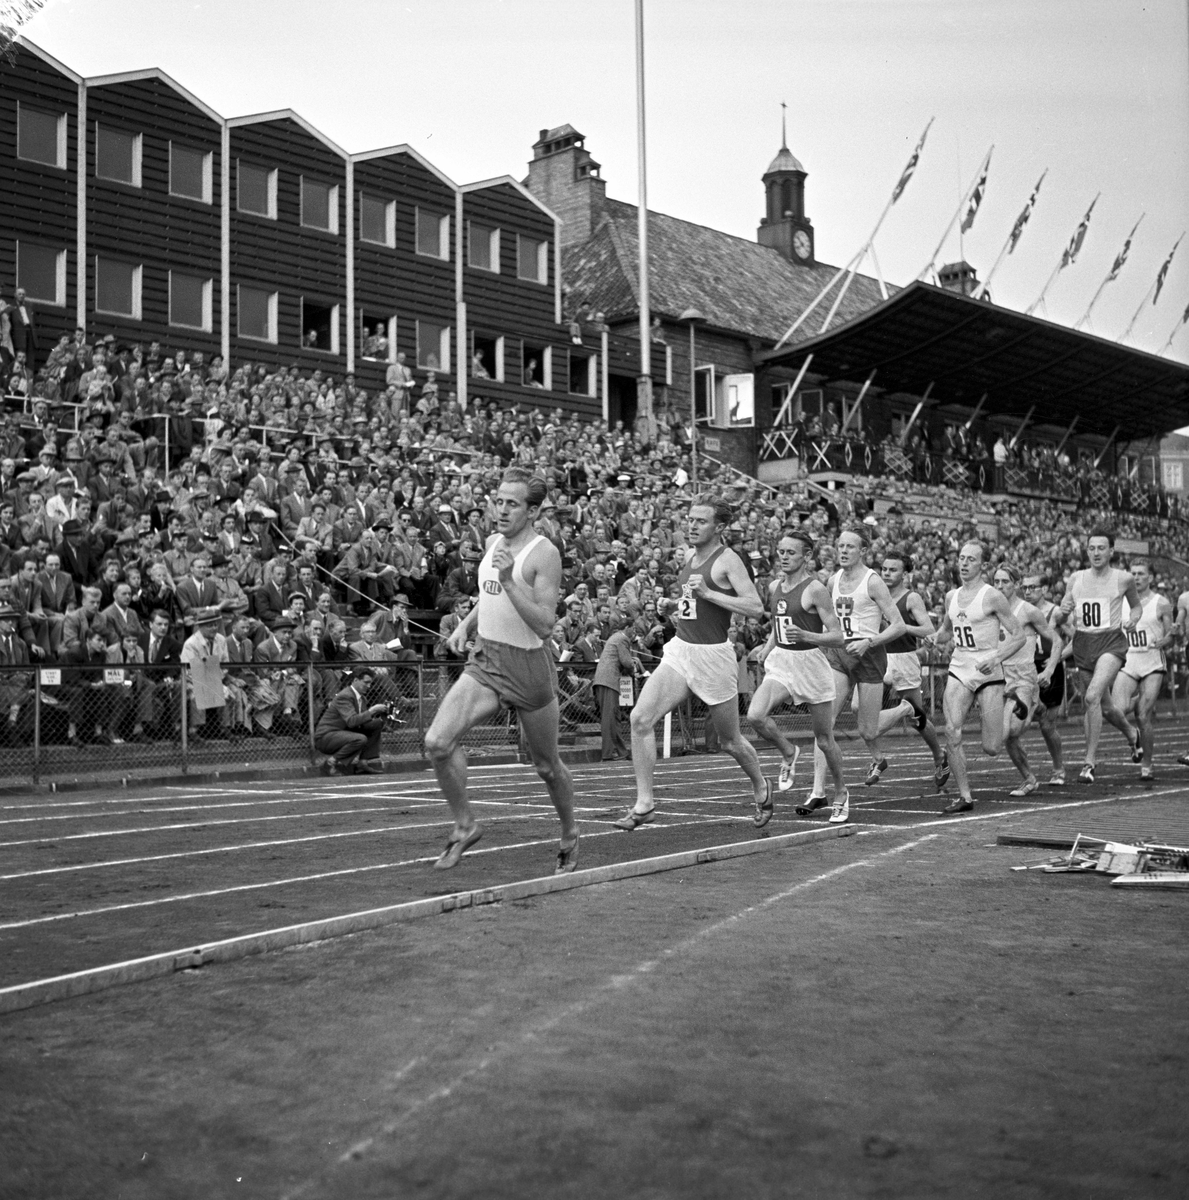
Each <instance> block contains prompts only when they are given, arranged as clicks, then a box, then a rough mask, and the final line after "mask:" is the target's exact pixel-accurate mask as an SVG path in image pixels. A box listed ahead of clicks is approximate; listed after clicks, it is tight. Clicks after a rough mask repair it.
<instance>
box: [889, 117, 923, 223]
mask: <svg viewBox="0 0 1189 1200" xmlns="http://www.w3.org/2000/svg"><path fill="white" fill-rule="evenodd" d="M932 124H933V118H932V117H930V118H929V125H926V126H925V132H924V133H922V134H921V140H920V141H919V142H917V146H916V149H915V150H914V151H913V152H912V157H911V158H910V159H909V160H908V166H906V167H905V168H904V172H903V174H902V175H901V176H900V182H899V183H898V184H896V187H895V189H894V190H893V192H892V203H893V204H895V203H896V201H897V200H899V199H900V197H901V195H902V194H903V193H904V189H905V188H906V187H908V181H909V180H910V179H911V178H912V174H913V172H914V171H915V170H916V169H917V163H918V162H920V161H921V151H922V150H923V149H924V148H925V138H927V137H928V136H929V126H930V125H932Z"/></svg>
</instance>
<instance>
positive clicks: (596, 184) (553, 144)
mask: <svg viewBox="0 0 1189 1200" xmlns="http://www.w3.org/2000/svg"><path fill="white" fill-rule="evenodd" d="M584 141H585V138H584V137H583V135H582V134H580V133H579V132H578V131H577V130H576V129H575V128H574V127H573V125H560V126H558V127H557V128H556V129H542V130H541V136H540V137H539V138H538V139H537V141H536V143H535V144H534V145H533V158H532V161H531V162H530V163H529V164H528V179H526V180H525V185H526V186H527V187H528V190H529V191H530V192H532V194H533V195H534V196H536V197H537V199H538V200H540V201H541V203H542V204H546V205H548V206H549V207H550V208H551V209H552V210H553V211H554V212H555V213H557V215H558V216H559V217H560V218H561V222H562V226H561V244H562V245H563V246H572V245H573V244H574V243H575V242H584V241H586V240H587V238H589V237H590V235H591V234H592V233H593V232H594V230H595V226H596V225H597V224H598V220H599V214H600V213H601V212H602V209H603V203H604V201H605V200H606V199H607V185H606V184H605V183H604V182H603V180H602V179H600V178H599V164H598V163H597V162H595V160H594V159H593V158H591V156H590V153H589V152H588V151H587V149H586V147H585V146H584V145H583V143H584Z"/></svg>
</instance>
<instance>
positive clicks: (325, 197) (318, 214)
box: [301, 175, 339, 233]
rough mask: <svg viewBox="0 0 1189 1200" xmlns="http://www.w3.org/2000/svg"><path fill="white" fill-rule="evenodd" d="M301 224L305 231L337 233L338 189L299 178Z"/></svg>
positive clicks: (313, 180)
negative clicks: (315, 230) (321, 230)
mask: <svg viewBox="0 0 1189 1200" xmlns="http://www.w3.org/2000/svg"><path fill="white" fill-rule="evenodd" d="M301 223H302V224H303V225H304V226H305V227H306V228H307V229H324V230H326V232H327V233H338V231H339V189H338V187H337V186H331V185H330V184H329V183H320V182H319V181H318V180H317V179H307V178H306V177H305V176H304V175H303V176H302V177H301Z"/></svg>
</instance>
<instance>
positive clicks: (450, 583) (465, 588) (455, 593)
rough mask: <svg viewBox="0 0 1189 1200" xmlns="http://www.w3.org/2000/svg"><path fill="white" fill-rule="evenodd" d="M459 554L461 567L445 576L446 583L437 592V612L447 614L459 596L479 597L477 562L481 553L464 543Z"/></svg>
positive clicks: (469, 543)
mask: <svg viewBox="0 0 1189 1200" xmlns="http://www.w3.org/2000/svg"><path fill="white" fill-rule="evenodd" d="M460 553H461V555H462V565H461V566H458V567H455V568H454V570H452V571H450V572H449V573H448V574H447V576H446V581H445V583H443V584H442V587H441V590H440V591H439V592H438V611H439V612H449V611H450V610H451V609H452V608H453V607H454V601H455V600H456V599H457V598H458V597H459V596H473V597H476V598H477V597H478V595H479V560H480V559H481V558H482V557H483V552H482V551H480V550H478V549H477V548H476V547H475V546H474V544H473V543H471V542H464V543H463V544H462V546H461V547H460Z"/></svg>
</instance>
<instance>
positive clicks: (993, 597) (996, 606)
mask: <svg viewBox="0 0 1189 1200" xmlns="http://www.w3.org/2000/svg"><path fill="white" fill-rule="evenodd" d="M987 607H988V608H989V609H990V610H991V612H993V613H994V614H995V615H996V616H997V617H998V618H999V627H1000V628H1001V629H1002V630H1003V632H1004V633H1006V634H1007V637H1006V638H1005V639H1004V640H1003V641H1001V642H1000V643H999V646H998V647H997V648H996V650H995V652H994V653H993V654H991V655H990V656H989V657H988V658H987V659H986V660H984V661H983V662H981V663H979V665H978V669H979V671H980V672H981V673H982V674H984V675H989V674H990V673H991V670H992V669H993V668H994V667H997V666H1002V665H1003V663H1005V662H1006V661H1007V660H1008V659H1009V658H1011V656H1012V655H1013V654H1015V652H1016V651H1017V650H1019V649H1020V647H1021V646H1023V645H1024V643H1025V642H1026V641H1027V640H1028V639H1027V638H1026V637H1025V636H1024V631H1023V629H1021V628H1020V622H1019V621H1017V620H1016V619H1015V617H1013V616H1012V614H1011V605H1010V604H1008V602H1007V597H1006V596H1005V595H1004V594H1003V593H1002V592H1001V591H999V589H998V588H989V589H988V591H987Z"/></svg>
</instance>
